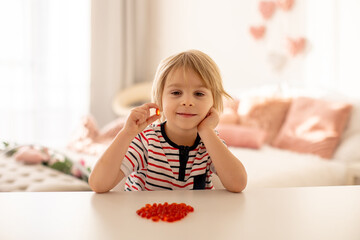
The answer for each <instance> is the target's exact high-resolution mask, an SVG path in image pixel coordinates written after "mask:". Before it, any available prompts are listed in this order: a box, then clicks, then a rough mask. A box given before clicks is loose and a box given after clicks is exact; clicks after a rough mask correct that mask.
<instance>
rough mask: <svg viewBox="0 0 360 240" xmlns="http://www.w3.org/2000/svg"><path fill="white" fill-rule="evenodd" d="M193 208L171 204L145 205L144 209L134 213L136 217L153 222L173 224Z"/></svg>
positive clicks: (180, 204) (182, 204)
mask: <svg viewBox="0 0 360 240" xmlns="http://www.w3.org/2000/svg"><path fill="white" fill-rule="evenodd" d="M193 211H194V208H193V207H192V206H190V205H186V204H185V203H171V204H168V203H167V202H165V203H164V204H161V203H159V204H157V203H154V204H152V205H151V204H146V205H145V207H142V208H140V209H139V210H137V211H136V213H137V215H139V216H140V217H142V218H147V219H151V220H153V221H154V222H158V221H160V220H161V221H165V222H175V221H179V220H181V219H183V218H184V217H186V215H187V214H188V213H190V212H193Z"/></svg>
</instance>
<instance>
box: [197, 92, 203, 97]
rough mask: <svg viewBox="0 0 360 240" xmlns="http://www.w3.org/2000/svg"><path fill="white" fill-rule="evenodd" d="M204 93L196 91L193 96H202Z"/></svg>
mask: <svg viewBox="0 0 360 240" xmlns="http://www.w3.org/2000/svg"><path fill="white" fill-rule="evenodd" d="M204 95H205V94H204V93H202V92H196V93H195V96H197V97H202V96H204Z"/></svg>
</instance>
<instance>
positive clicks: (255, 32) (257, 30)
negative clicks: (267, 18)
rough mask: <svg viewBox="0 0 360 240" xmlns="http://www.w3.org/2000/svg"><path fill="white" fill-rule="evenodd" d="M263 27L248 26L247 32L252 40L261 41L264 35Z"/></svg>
mask: <svg viewBox="0 0 360 240" xmlns="http://www.w3.org/2000/svg"><path fill="white" fill-rule="evenodd" d="M265 30H266V28H265V26H263V25H261V26H250V28H249V31H250V33H251V35H252V36H253V38H255V39H261V38H262V37H263V36H264V34H265Z"/></svg>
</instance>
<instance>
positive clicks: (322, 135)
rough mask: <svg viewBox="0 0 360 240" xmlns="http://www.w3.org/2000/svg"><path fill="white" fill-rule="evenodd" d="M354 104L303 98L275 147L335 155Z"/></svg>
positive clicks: (289, 116) (292, 109)
mask: <svg viewBox="0 0 360 240" xmlns="http://www.w3.org/2000/svg"><path fill="white" fill-rule="evenodd" d="M351 108H352V107H351V105H350V104H346V103H336V102H329V101H325V100H321V99H313V98H308V97H300V98H297V99H294V100H293V103H292V105H291V108H290V110H289V113H288V116H287V118H286V120H285V122H284V124H283V127H282V129H281V130H280V132H279V134H278V136H277V137H276V139H275V140H274V142H273V146H274V147H278V148H282V149H287V150H292V151H295V152H300V153H312V154H316V155H319V156H320V157H323V158H331V157H332V156H333V153H334V151H335V149H336V147H337V145H338V143H339V140H340V137H341V134H342V132H343V130H344V127H345V126H346V124H347V122H348V120H349V116H350V113H351Z"/></svg>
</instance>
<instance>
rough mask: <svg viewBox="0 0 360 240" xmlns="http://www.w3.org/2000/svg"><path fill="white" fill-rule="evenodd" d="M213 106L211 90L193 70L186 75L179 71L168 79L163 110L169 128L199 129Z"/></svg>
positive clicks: (164, 92)
mask: <svg viewBox="0 0 360 240" xmlns="http://www.w3.org/2000/svg"><path fill="white" fill-rule="evenodd" d="M184 77H185V78H186V79H185V78H184ZM213 105H214V100H213V96H212V93H211V91H210V89H208V88H206V87H205V85H204V83H203V81H202V80H201V77H200V76H199V75H198V74H197V73H195V72H194V71H193V70H191V69H188V70H186V72H185V74H184V72H183V69H177V70H175V71H174V72H173V73H172V74H171V75H170V76H169V77H168V79H166V82H165V85H164V90H163V96H162V106H163V109H162V110H163V114H164V115H165V118H166V120H167V124H168V126H169V127H170V126H172V127H177V128H179V129H182V130H193V129H197V126H198V125H199V123H200V122H201V121H202V120H203V119H204V118H205V117H206V115H207V113H208V112H209V110H210V108H211V107H212V106H213Z"/></svg>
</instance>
